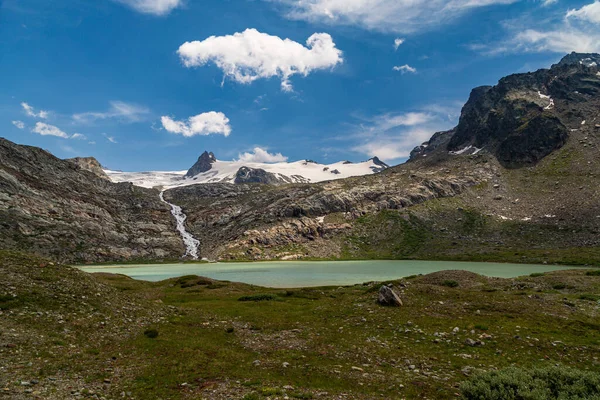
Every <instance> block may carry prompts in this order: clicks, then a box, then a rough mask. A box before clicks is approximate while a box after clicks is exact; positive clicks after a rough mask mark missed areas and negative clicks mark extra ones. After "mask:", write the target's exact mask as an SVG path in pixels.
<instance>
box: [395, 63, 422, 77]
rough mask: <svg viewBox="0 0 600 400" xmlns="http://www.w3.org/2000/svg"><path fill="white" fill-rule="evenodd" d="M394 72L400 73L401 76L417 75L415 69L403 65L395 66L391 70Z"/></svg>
mask: <svg viewBox="0 0 600 400" xmlns="http://www.w3.org/2000/svg"><path fill="white" fill-rule="evenodd" d="M393 70H394V71H400V72H401V73H402V75H404V74H406V73H411V74H416V73H417V69H416V68H413V67H411V66H410V65H408V64H404V65H401V66H396V67H394V68H393Z"/></svg>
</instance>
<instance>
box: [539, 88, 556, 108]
mask: <svg viewBox="0 0 600 400" xmlns="http://www.w3.org/2000/svg"><path fill="white" fill-rule="evenodd" d="M538 96H540V99H546V100H549V101H550V103H549V104H548V105H547V106H546V107H544V110H550V109H552V108H554V99H553V98H552V97H550V96H548V95H546V94H542V92H540V91H539V90H538Z"/></svg>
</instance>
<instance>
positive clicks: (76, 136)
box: [71, 133, 87, 140]
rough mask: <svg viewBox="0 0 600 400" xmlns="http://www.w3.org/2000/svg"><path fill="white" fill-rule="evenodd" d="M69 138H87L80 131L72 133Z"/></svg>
mask: <svg viewBox="0 0 600 400" xmlns="http://www.w3.org/2000/svg"><path fill="white" fill-rule="evenodd" d="M71 139H81V140H85V139H87V137H86V136H85V135H84V134H82V133H74V134H73V135H72V136H71Z"/></svg>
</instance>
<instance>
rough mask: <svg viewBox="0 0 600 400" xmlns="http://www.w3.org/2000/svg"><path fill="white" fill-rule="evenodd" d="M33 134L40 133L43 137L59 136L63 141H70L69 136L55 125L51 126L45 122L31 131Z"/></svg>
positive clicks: (39, 123) (37, 124) (38, 124)
mask: <svg viewBox="0 0 600 400" xmlns="http://www.w3.org/2000/svg"><path fill="white" fill-rule="evenodd" d="M31 131H32V132H33V133H39V134H40V135H42V136H57V137H60V138H63V139H68V138H69V135H67V134H66V133H65V132H63V131H61V130H60V129H59V128H57V127H56V126H54V125H49V124H46V123H44V122H38V123H36V124H35V127H34V128H33V129H32V130H31Z"/></svg>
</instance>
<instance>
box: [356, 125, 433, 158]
mask: <svg viewBox="0 0 600 400" xmlns="http://www.w3.org/2000/svg"><path fill="white" fill-rule="evenodd" d="M433 133H435V131H431V130H428V129H418V128H417V129H410V130H407V131H405V132H403V133H402V134H401V135H399V136H397V137H391V138H390V137H383V138H378V139H374V140H372V141H369V142H366V143H363V144H361V145H358V146H355V147H353V148H352V150H353V151H355V152H358V153H362V154H364V155H366V156H368V157H379V158H381V159H382V160H387V161H391V160H398V159H401V158H407V157H408V156H409V155H410V152H411V150H412V149H414V148H415V147H416V146H418V145H419V144H421V143H423V142H425V141H427V140H429V139H430V138H431V135H432V134H433Z"/></svg>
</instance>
